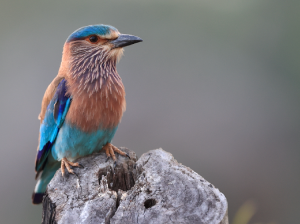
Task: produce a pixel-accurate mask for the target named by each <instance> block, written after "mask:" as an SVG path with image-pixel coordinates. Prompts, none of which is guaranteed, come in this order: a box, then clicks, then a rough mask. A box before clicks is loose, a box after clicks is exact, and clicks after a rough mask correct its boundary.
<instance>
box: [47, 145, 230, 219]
mask: <svg viewBox="0 0 300 224" xmlns="http://www.w3.org/2000/svg"><path fill="white" fill-rule="evenodd" d="M121 150H123V151H125V152H127V153H129V155H130V157H131V159H128V158H126V157H123V156H120V155H117V161H118V162H117V165H116V167H115V168H114V167H113V161H112V160H111V159H109V160H108V161H107V162H106V155H105V153H104V152H100V153H97V154H93V155H90V156H87V157H84V158H80V159H78V162H80V163H81V164H82V165H83V166H84V168H83V169H80V168H74V172H75V173H76V175H72V174H67V175H66V176H65V177H62V176H61V171H60V169H59V170H58V171H57V172H56V174H55V176H54V177H53V179H52V180H51V182H50V183H49V185H48V188H47V193H46V196H45V197H44V201H43V220H42V223H47V224H48V223H49V224H50V223H74V224H75V223H111V224H119V223H122V224H127V223H128V224H129V223H130V224H132V223H145V224H148V223H153V224H159V223H189V224H190V223H199V224H201V223H203V224H206V223H207V224H209V223H212V224H214V223H216V224H227V223H228V218H227V210H228V205H227V200H226V198H225V196H224V195H223V194H222V193H221V192H220V191H219V190H218V189H217V188H215V187H214V186H213V185H212V184H210V183H209V182H207V181H206V180H205V179H204V178H203V177H201V176H200V175H199V174H197V173H196V172H194V171H193V170H191V169H190V168H188V167H186V166H183V165H182V164H180V163H178V162H177V161H176V160H175V159H174V158H173V156H172V155H171V154H170V153H168V152H166V151H164V150H162V149H156V150H151V151H149V152H147V153H145V154H143V155H142V156H141V158H140V159H139V160H137V157H136V154H135V153H134V152H133V151H130V150H128V149H126V148H121Z"/></svg>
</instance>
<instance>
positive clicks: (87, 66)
mask: <svg viewBox="0 0 300 224" xmlns="http://www.w3.org/2000/svg"><path fill="white" fill-rule="evenodd" d="M141 41H142V39H141V38H139V37H136V36H133V35H128V34H121V33H120V32H119V31H118V30H117V29H116V28H115V27H113V26H109V25H103V24H100V25H90V26H85V27H82V28H79V29H77V30H76V31H74V32H73V33H72V34H71V35H70V36H69V37H68V39H67V41H66V43H65V45H64V50H63V59H62V65H61V70H63V71H62V72H64V73H67V75H68V76H71V77H73V78H80V79H87V78H88V79H92V80H93V79H97V78H99V77H104V79H105V76H106V77H107V75H108V74H109V73H110V72H111V71H110V70H109V69H112V70H114V69H115V66H116V63H117V62H118V60H120V58H121V56H122V55H123V47H126V46H129V45H131V44H134V43H138V42H141Z"/></svg>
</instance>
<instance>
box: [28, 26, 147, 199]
mask: <svg viewBox="0 0 300 224" xmlns="http://www.w3.org/2000/svg"><path fill="white" fill-rule="evenodd" d="M141 41H142V39H141V38H139V37H137V36H133V35H128V34H121V33H120V32H119V31H118V30H117V29H116V28H115V27H112V26H109V25H103V24H100V25H90V26H85V27H82V28H79V29H78V30H76V31H74V32H73V33H72V34H71V35H70V36H69V37H68V39H67V40H66V42H65V44H64V47H63V54H62V61H61V64H60V68H59V71H58V75H57V76H56V77H55V78H54V80H53V81H52V82H51V83H50V85H49V86H48V88H47V89H46V92H45V94H44V97H43V100H42V108H41V112H40V114H39V120H40V132H39V146H38V151H37V155H36V160H35V171H36V179H37V183H36V186H35V189H34V192H33V195H32V203H33V204H39V203H41V202H42V200H43V195H44V193H45V191H46V188H47V185H48V183H49V182H50V180H51V179H52V177H53V176H54V174H55V172H56V171H57V170H58V169H59V167H61V173H62V175H64V173H65V168H66V169H67V171H68V172H69V173H72V174H74V172H73V170H72V168H71V167H81V165H80V164H79V163H76V162H74V160H76V159H77V158H79V157H82V156H86V155H89V154H92V153H93V152H96V151H99V150H101V149H103V150H105V153H106V155H107V157H108V158H112V159H113V160H114V161H116V157H115V153H119V154H120V155H123V156H128V155H127V154H126V153H124V152H122V151H121V150H119V149H118V148H117V147H115V146H114V145H112V144H111V141H112V138H113V137H114V135H115V132H116V130H117V128H118V124H119V123H120V121H121V118H122V115H123V112H124V111H125V109H126V101H125V89H124V85H123V83H122V79H121V77H120V76H119V74H118V72H117V69H116V63H117V62H118V61H119V60H120V58H121V56H122V55H123V47H126V46H129V45H131V44H134V43H138V42H141ZM128 157H129V156H128Z"/></svg>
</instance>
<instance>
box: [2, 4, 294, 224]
mask: <svg viewBox="0 0 300 224" xmlns="http://www.w3.org/2000/svg"><path fill="white" fill-rule="evenodd" d="M299 12H300V1H281V0H264V1H261V0H252V1H238V0H227V1H211V0H202V1H194V0H186V1H177V0H165V1H160V0H152V1H149V0H148V1H145V0H122V1H116V0H110V1H99V0H98V1H96V0H95V1H93V0H88V1H80V0H68V1H66V0H62V1H31V0H27V1H9V0H0V28H1V29H0V40H1V41H0V77H1V79H0V93H1V94H0V103H1V105H2V106H1V113H0V119H1V127H0V141H1V148H0V222H1V223H40V222H41V215H42V209H41V206H33V205H32V204H31V193H32V191H33V188H34V185H35V180H34V175H35V173H34V157H35V154H36V147H37V144H38V131H39V121H38V119H37V116H38V114H39V111H40V105H41V100H42V97H43V94H44V91H45V89H46V87H47V86H48V84H49V83H50V82H51V81H52V79H53V78H54V77H55V76H56V74H57V71H58V68H59V65H60V60H61V53H62V47H63V44H64V42H65V40H66V39H67V37H68V36H69V34H71V33H72V32H73V31H74V30H76V29H77V28H79V27H82V26H85V25H89V24H99V23H103V24H110V25H113V26H115V27H116V28H117V29H119V31H120V32H122V33H129V34H133V35H137V36H140V37H141V38H142V39H143V40H144V42H143V43H139V44H136V45H133V46H130V47H128V48H125V55H124V57H123V58H122V60H121V61H120V63H119V64H118V72H119V74H120V75H121V77H122V79H123V83H124V85H125V88H126V94H127V95H126V99H127V111H126V112H125V114H124V116H123V119H122V123H121V124H120V125H119V129H118V131H117V133H116V136H115V138H114V141H113V143H114V144H115V145H116V146H126V147H128V148H130V149H132V150H134V151H136V152H137V154H138V156H141V155H142V154H143V153H145V152H147V151H148V150H150V149H155V148H159V147H162V148H163V149H164V150H166V151H168V152H171V153H172V154H173V155H174V157H175V159H177V160H178V161H179V162H180V163H183V164H184V165H186V166H188V167H191V168H192V169H193V170H195V171H196V172H198V173H199V174H200V175H202V176H203V177H204V178H205V179H207V180H208V181H210V182H211V183H213V184H214V185H215V186H216V187H217V188H219V189H220V191H221V192H223V193H224V194H225V195H226V197H227V199H228V203H229V218H230V221H232V220H234V219H235V220H237V218H236V216H237V214H238V215H240V213H239V212H238V211H241V210H243V209H244V210H245V208H246V210H247V208H248V210H249V209H250V210H251V209H252V210H251V211H250V212H248V213H249V214H252V213H253V214H254V216H253V217H252V215H250V217H252V218H251V220H250V221H249V223H251V224H252V223H253V224H254V223H268V224H270V223H272V224H279V223H281V224H289V223H291V224H294V223H299V219H300V212H299V210H300V206H299V199H300V197H299V196H300V193H299V184H300V175H299V174H300V163H299V158H300V151H299V149H300V129H299V128H300V63H299V59H300V44H299V40H300V31H299V30H300V29H299V24H300V13H299ZM247 206H248V207H247ZM249 206H250V207H249ZM255 211H256V212H255ZM251 212H252V213H251ZM249 214H248V215H249ZM235 222H236V223H235V224H242V221H235Z"/></svg>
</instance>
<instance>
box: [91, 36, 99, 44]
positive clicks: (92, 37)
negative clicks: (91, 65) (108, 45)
mask: <svg viewBox="0 0 300 224" xmlns="http://www.w3.org/2000/svg"><path fill="white" fill-rule="evenodd" d="M89 40H90V41H91V42H92V43H96V42H97V41H98V37H97V36H96V35H93V36H90V38H89Z"/></svg>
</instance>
